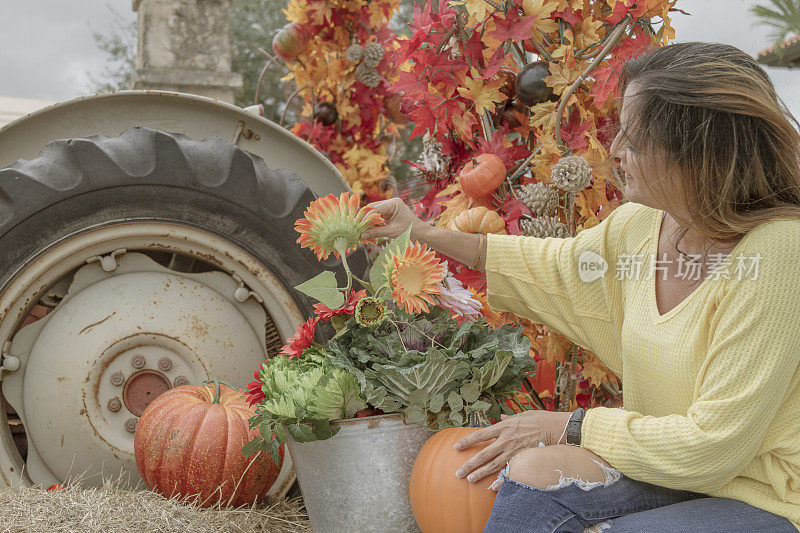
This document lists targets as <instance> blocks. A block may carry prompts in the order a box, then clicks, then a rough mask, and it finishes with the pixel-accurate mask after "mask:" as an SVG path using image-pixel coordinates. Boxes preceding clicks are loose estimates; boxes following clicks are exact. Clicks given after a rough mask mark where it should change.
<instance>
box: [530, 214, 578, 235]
mask: <svg viewBox="0 0 800 533" xmlns="http://www.w3.org/2000/svg"><path fill="white" fill-rule="evenodd" d="M519 226H520V229H521V230H522V233H523V234H525V235H527V236H528V237H539V238H544V237H558V238H561V239H564V238H566V237H569V231H567V226H566V224H564V223H563V222H561V221H560V220H558V219H557V218H555V217H550V216H543V217H538V218H534V219H533V220H531V219H529V218H523V219H520V221H519Z"/></svg>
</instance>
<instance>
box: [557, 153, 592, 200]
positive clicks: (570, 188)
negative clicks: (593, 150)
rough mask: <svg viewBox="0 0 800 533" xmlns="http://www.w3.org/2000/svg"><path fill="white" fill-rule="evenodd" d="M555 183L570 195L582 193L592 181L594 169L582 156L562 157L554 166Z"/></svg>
mask: <svg viewBox="0 0 800 533" xmlns="http://www.w3.org/2000/svg"><path fill="white" fill-rule="evenodd" d="M551 175H552V177H553V183H554V184H555V185H556V187H558V188H559V189H563V190H565V191H567V192H570V193H576V192H578V191H582V190H583V189H585V188H586V187H588V186H589V183H590V182H591V181H592V167H590V166H589V162H588V161H586V159H584V158H583V157H582V156H579V155H571V156H568V157H562V158H561V159H559V161H558V163H556V164H555V165H553V173H552V174H551Z"/></svg>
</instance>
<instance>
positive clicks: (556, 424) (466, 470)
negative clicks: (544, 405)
mask: <svg viewBox="0 0 800 533" xmlns="http://www.w3.org/2000/svg"><path fill="white" fill-rule="evenodd" d="M571 414H572V413H569V412H567V413H561V412H552V411H525V412H523V413H518V414H516V415H513V416H506V415H501V417H500V418H501V420H500V422H498V423H496V424H493V425H491V426H489V427H486V428H483V429H479V430H478V431H476V432H474V433H472V434H470V435H467V436H466V437H464V438H462V439H460V440H459V441H458V442H456V443H455V444H454V445H453V447H454V448H455V449H456V450H463V449H465V448H468V447H469V446H472V445H473V444H475V443H477V442H482V441H485V440H490V439H493V438H494V439H496V440H495V441H494V442H493V443H491V444H490V445H488V446H487V447H485V448H484V449H483V450H481V451H479V452H478V453H476V454H475V455H473V456H472V457H471V458H470V459H469V460H468V461H467V462H466V463H464V464H463V465H461V466H460V467H459V469H458V470H456V477H464V476H467V479H468V480H469V481H480V480H481V479H483V478H484V477H486V476H488V475H489V474H492V473H494V472H497V471H498V470H500V469H502V468H503V466H505V464H506V461H508V460H509V459H511V457H512V456H514V455H515V454H517V453H518V452H520V451H522V450H525V449H527V448H535V447H537V446H539V443H540V442H543V443H544V444H545V445H546V446H550V445H551V444H558V440H559V439H560V438H561V435H562V433H563V432H564V428H565V427H566V426H567V422H568V421H569V417H570V415H571ZM470 472H472V473H470Z"/></svg>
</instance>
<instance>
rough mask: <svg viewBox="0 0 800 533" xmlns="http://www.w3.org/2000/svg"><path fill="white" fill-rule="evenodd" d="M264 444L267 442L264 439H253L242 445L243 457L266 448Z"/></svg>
mask: <svg viewBox="0 0 800 533" xmlns="http://www.w3.org/2000/svg"><path fill="white" fill-rule="evenodd" d="M266 444H267V443H266V441H265V440H264V439H253V440H251V441H250V442H248V443H247V444H245V445H244V446H242V453H243V454H244V456H245V458H248V457H250V456H251V455H253V454H254V453H256V452H258V451H260V450H264V449H266ZM276 464H277V463H276Z"/></svg>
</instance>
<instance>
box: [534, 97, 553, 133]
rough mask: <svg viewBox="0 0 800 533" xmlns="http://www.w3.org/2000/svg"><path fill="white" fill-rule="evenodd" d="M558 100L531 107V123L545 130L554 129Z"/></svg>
mask: <svg viewBox="0 0 800 533" xmlns="http://www.w3.org/2000/svg"><path fill="white" fill-rule="evenodd" d="M557 108H558V102H549V101H548V102H542V103H541V104H536V105H535V106H533V107H531V120H530V125H531V127H532V128H539V129H542V130H545V131H549V130H553V129H555V127H556V109H557Z"/></svg>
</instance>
